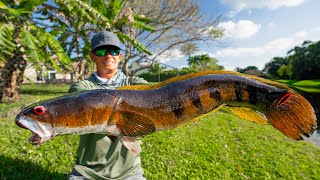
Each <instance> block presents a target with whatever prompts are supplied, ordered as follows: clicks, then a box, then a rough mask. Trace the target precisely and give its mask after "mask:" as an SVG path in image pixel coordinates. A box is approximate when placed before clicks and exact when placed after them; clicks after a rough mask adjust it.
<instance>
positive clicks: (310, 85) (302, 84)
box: [278, 80, 320, 93]
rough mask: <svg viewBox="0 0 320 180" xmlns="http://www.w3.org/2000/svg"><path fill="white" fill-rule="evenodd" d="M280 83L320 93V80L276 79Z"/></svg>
mask: <svg viewBox="0 0 320 180" xmlns="http://www.w3.org/2000/svg"><path fill="white" fill-rule="evenodd" d="M278 81H279V82H281V83H284V84H287V85H289V86H292V87H295V88H298V89H300V90H302V91H306V92H310V93H320V80H302V81H297V80H278Z"/></svg>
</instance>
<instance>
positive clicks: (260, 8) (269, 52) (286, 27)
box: [158, 0, 320, 70]
mask: <svg viewBox="0 0 320 180" xmlns="http://www.w3.org/2000/svg"><path fill="white" fill-rule="evenodd" d="M198 3H199V4H200V9H201V13H203V14H205V15H206V16H217V15H221V16H222V21H221V22H220V23H219V27H222V28H223V29H224V30H225V36H224V37H223V39H221V40H220V41H221V43H219V44H218V45H217V44H215V45H211V46H207V45H204V43H203V44H201V43H199V44H198V46H199V48H200V49H199V51H198V52H197V53H195V54H194V55H198V54H208V55H209V56H210V57H215V58H217V59H218V64H219V65H222V66H224V68H225V69H226V70H234V69H235V68H236V67H239V68H245V67H247V66H257V67H258V68H259V69H260V70H262V69H263V67H264V65H265V64H266V63H267V62H269V61H270V60H271V59H272V58H273V57H277V56H279V57H285V56H286V54H287V52H288V51H289V50H290V49H292V48H293V47H294V46H297V45H300V44H302V42H303V41H305V40H311V41H319V40H320V21H319V18H320V10H319V7H320V1H319V0H199V1H198ZM169 54H172V57H168V56H160V57H159V59H158V60H159V61H160V62H163V63H166V64H168V65H171V66H174V67H177V68H182V67H187V57H185V56H184V55H182V54H181V52H180V51H179V50H178V49H173V50H171V51H170V53H169Z"/></svg>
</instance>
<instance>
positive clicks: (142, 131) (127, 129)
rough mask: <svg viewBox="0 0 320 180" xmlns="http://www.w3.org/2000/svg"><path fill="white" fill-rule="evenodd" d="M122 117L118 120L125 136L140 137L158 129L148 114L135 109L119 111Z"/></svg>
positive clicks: (119, 127) (117, 123)
mask: <svg viewBox="0 0 320 180" xmlns="http://www.w3.org/2000/svg"><path fill="white" fill-rule="evenodd" d="M119 112H120V117H119V119H118V120H117V122H116V125H117V127H118V129H119V130H120V131H121V134H122V135H124V136H130V137H139V136H143V135H147V134H150V133H152V132H154V131H156V127H155V125H154V124H153V122H152V121H151V119H150V118H148V117H147V116H145V115H143V114H140V113H138V112H134V111H119Z"/></svg>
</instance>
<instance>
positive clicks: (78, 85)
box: [68, 81, 89, 93]
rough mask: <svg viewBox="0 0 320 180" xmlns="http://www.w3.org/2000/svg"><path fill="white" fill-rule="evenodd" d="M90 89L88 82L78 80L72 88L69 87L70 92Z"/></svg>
mask: <svg viewBox="0 0 320 180" xmlns="http://www.w3.org/2000/svg"><path fill="white" fill-rule="evenodd" d="M87 90H89V88H88V87H86V84H85V83H83V82H81V81H80V82H76V83H73V84H72V85H71V86H70V88H69V91H68V92H69V93H74V92H82V91H87Z"/></svg>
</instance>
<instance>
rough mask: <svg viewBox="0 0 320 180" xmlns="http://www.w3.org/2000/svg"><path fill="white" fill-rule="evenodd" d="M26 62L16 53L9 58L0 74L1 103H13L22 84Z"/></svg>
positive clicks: (19, 53)
mask: <svg viewBox="0 0 320 180" xmlns="http://www.w3.org/2000/svg"><path fill="white" fill-rule="evenodd" d="M26 66H27V61H26V60H24V58H23V57H22V55H21V52H17V51H16V56H14V57H13V58H9V59H8V60H7V62H6V64H5V66H4V68H3V69H2V72H1V82H0V97H1V102H15V101H17V100H18V99H19V92H20V88H21V85H22V82H23V73H24V71H25V69H26Z"/></svg>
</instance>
